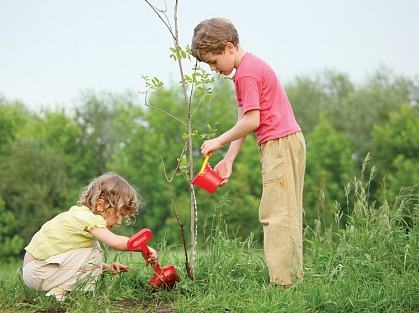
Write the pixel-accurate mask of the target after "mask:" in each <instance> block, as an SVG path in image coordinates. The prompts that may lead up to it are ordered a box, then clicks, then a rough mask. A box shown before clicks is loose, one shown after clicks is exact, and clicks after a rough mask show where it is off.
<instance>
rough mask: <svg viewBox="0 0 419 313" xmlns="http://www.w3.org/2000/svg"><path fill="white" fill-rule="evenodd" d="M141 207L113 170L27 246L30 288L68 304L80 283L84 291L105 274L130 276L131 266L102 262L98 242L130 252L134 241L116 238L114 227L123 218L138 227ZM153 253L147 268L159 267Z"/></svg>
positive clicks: (26, 270)
mask: <svg viewBox="0 0 419 313" xmlns="http://www.w3.org/2000/svg"><path fill="white" fill-rule="evenodd" d="M140 205H142V203H141V198H139V196H138V195H137V193H136V191H135V189H134V188H133V187H132V186H131V185H130V184H129V183H128V182H127V181H126V180H125V179H124V178H122V177H121V176H119V175H117V174H115V173H113V172H108V173H105V174H103V175H101V176H99V177H97V178H96V179H94V180H93V181H92V182H91V183H90V184H89V185H88V186H86V187H85V189H84V191H83V192H82V194H81V196H80V200H79V201H78V202H77V205H76V206H73V207H71V208H70V210H69V211H67V212H64V213H61V214H59V215H57V216H56V217H54V218H53V219H51V220H50V221H48V222H46V223H45V224H44V225H43V226H42V228H41V229H40V230H39V231H38V232H37V233H36V234H35V235H34V236H33V238H32V240H31V242H30V243H29V245H28V246H27V247H26V248H25V250H26V253H25V257H24V261H23V280H24V282H25V284H26V285H27V286H28V287H30V288H31V289H33V290H35V291H47V296H55V297H56V299H57V300H58V301H62V300H64V296H65V294H66V293H67V292H68V291H71V290H72V289H73V288H74V287H75V286H76V283H79V285H78V289H80V290H85V291H91V290H93V289H94V287H95V285H96V281H97V278H98V276H99V275H100V274H101V273H102V271H104V270H105V271H111V272H112V273H114V274H116V273H121V272H127V271H128V270H129V268H130V267H129V266H125V265H123V264H120V263H117V262H113V263H112V264H105V263H102V255H101V252H102V250H101V249H100V246H99V243H98V240H100V241H102V242H104V243H106V244H108V245H109V246H110V247H111V248H113V249H115V250H119V251H127V250H128V248H127V241H128V239H129V237H125V236H119V235H116V234H114V233H112V232H111V229H112V228H113V227H115V226H118V225H120V224H121V223H122V220H123V219H125V222H126V223H127V224H130V223H132V222H133V220H135V215H136V214H137V213H138V208H139V206H140ZM149 249H150V258H149V259H148V260H146V265H148V264H150V263H151V264H156V262H157V253H156V251H155V250H154V249H153V248H149ZM139 251H140V250H139ZM80 282H83V283H80Z"/></svg>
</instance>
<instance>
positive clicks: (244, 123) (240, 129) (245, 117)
mask: <svg viewBox="0 0 419 313" xmlns="http://www.w3.org/2000/svg"><path fill="white" fill-rule="evenodd" d="M237 113H238V114H237V115H238V120H237V123H236V125H234V126H233V127H232V128H231V129H230V130H228V131H226V132H225V133H223V134H222V135H220V136H219V137H217V138H214V139H210V140H206V141H205V142H204V143H203V144H202V146H201V153H202V155H203V156H207V155H210V154H211V153H212V152H213V151H214V150H218V149H220V148H222V147H223V146H224V145H225V144H228V143H232V144H231V145H230V148H229V149H228V153H227V155H226V157H227V156H228V158H229V159H230V160H233V161H234V159H235V158H236V157H237V154H238V153H239V151H240V148H241V146H242V145H243V141H244V139H245V138H246V136H247V134H249V133H251V132H252V131H254V130H255V129H256V128H258V127H259V123H260V113H259V110H251V111H248V112H246V114H243V108H242V107H238V112H237Z"/></svg>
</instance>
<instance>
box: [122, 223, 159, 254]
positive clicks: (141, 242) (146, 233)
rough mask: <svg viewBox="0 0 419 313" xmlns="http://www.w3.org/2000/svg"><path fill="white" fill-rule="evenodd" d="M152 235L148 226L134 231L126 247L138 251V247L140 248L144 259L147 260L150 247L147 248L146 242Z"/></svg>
mask: <svg viewBox="0 0 419 313" xmlns="http://www.w3.org/2000/svg"><path fill="white" fill-rule="evenodd" d="M152 235H153V233H152V232H151V230H150V229H148V228H144V229H142V230H140V231H139V232H138V233H136V234H135V235H133V236H132V237H131V238H130V239H128V242H127V247H128V249H129V250H131V251H138V248H140V249H141V253H142V254H143V257H144V259H146V260H147V259H148V258H149V257H150V249H148V246H147V244H146V243H147V241H149V240H150V239H151V236H152Z"/></svg>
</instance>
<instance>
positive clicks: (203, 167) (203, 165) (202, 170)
mask: <svg viewBox="0 0 419 313" xmlns="http://www.w3.org/2000/svg"><path fill="white" fill-rule="evenodd" d="M209 157H210V156H209V155H207V156H206V157H205V160H204V163H202V167H201V170H200V171H199V175H202V174H203V173H204V170H205V166H206V165H207V163H208V159H209Z"/></svg>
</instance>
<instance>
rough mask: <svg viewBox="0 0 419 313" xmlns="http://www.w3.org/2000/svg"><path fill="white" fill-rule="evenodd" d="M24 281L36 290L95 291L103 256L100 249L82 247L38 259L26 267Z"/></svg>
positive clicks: (24, 268)
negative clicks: (76, 289)
mask: <svg viewBox="0 0 419 313" xmlns="http://www.w3.org/2000/svg"><path fill="white" fill-rule="evenodd" d="M22 270H23V281H24V282H25V284H26V285H27V286H28V287H29V288H31V289H33V290H35V291H49V290H51V289H52V288H56V287H58V288H60V289H62V290H65V291H71V290H73V289H74V287H75V286H76V284H77V288H78V289H79V290H84V291H91V290H93V289H94V288H95V285H96V280H97V277H98V276H99V275H100V274H101V273H102V255H101V252H100V250H99V249H98V248H96V247H95V248H82V249H76V250H72V251H68V252H66V253H62V254H58V255H54V256H52V257H50V258H48V259H46V260H45V261H41V260H35V261H32V262H29V263H28V264H26V265H25V266H24V267H23V269H22Z"/></svg>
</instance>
